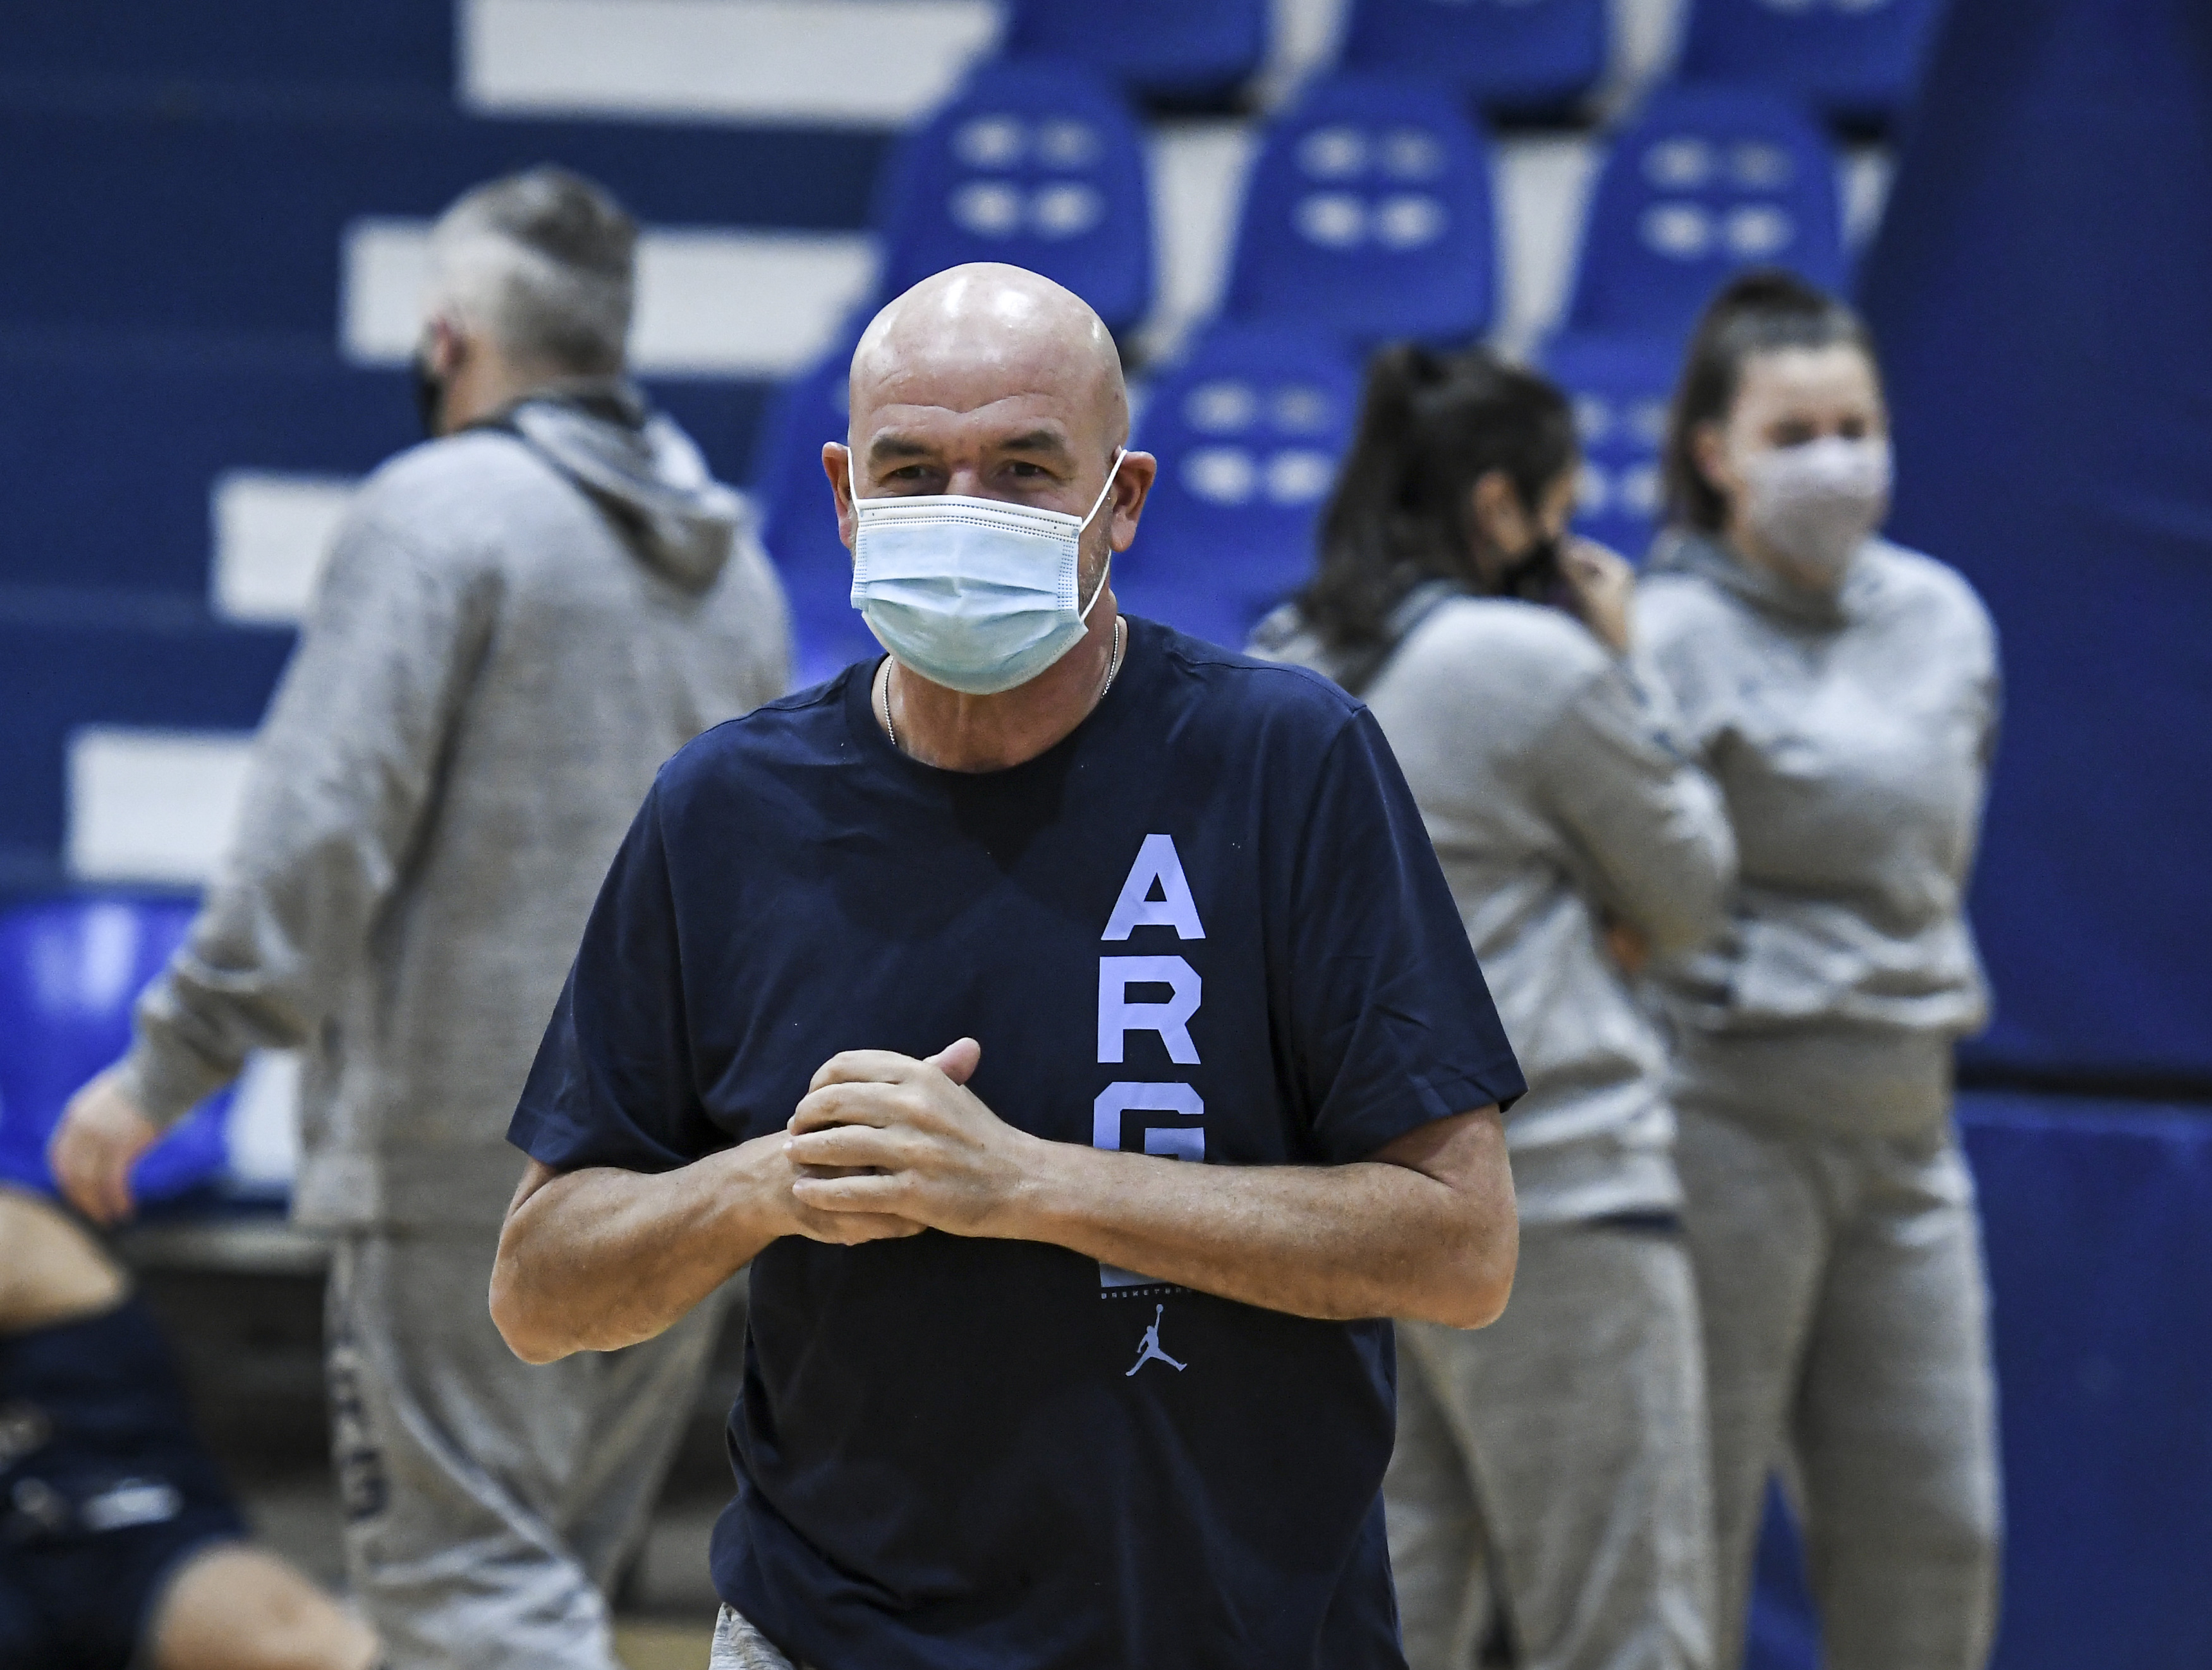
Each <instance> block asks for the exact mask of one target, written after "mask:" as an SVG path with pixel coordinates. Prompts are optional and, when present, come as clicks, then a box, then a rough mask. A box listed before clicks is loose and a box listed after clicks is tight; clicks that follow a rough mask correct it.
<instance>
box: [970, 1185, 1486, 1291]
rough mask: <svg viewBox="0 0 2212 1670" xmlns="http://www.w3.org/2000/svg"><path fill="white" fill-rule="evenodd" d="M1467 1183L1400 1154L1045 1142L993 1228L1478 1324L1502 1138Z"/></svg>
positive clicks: (1190, 1281) (1235, 1283)
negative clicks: (1489, 1162) (1490, 1179)
mask: <svg viewBox="0 0 2212 1670" xmlns="http://www.w3.org/2000/svg"><path fill="white" fill-rule="evenodd" d="M1496 1179H1497V1181H1496V1183H1495V1186H1494V1187H1488V1188H1485V1189H1481V1190H1479V1191H1477V1192H1475V1193H1472V1194H1470V1193H1468V1192H1466V1191H1464V1190H1460V1189H1454V1188H1452V1187H1448V1186H1447V1185H1446V1184H1444V1183H1443V1182H1441V1181H1437V1179H1436V1178H1434V1177H1431V1176H1428V1175H1425V1174H1423V1173H1422V1172H1420V1171H1419V1170H1416V1169H1413V1168H1411V1167H1409V1166H1407V1165H1401V1164H1392V1163H1383V1162H1367V1163H1358V1164H1352V1165H1339V1166H1267V1167H1257V1166H1255V1167H1243V1166H1216V1165H1203V1164H1192V1163H1188V1162H1183V1161H1177V1160H1169V1159H1161V1158H1156V1157H1151V1156H1147V1155H1142V1154H1123V1153H1115V1152H1109V1151H1100V1150H1097V1149H1091V1148H1082V1147H1078V1146H1076V1145H1073V1144H1066V1143H1046V1144H1043V1145H1041V1151H1040V1152H1039V1153H1038V1154H1037V1156H1036V1164H1035V1165H1034V1167H1033V1168H1032V1169H1030V1178H1029V1181H1028V1182H1027V1184H1026V1185H1025V1186H1024V1187H1023V1188H1021V1189H1020V1190H1019V1191H1018V1193H1017V1194H1016V1197H1015V1200H1014V1203H1013V1205H1012V1209H1011V1212H1010V1213H1009V1215H1008V1218H1007V1219H1006V1226H1005V1229H1004V1230H1003V1231H1001V1232H1003V1233H1006V1234H1010V1235H1013V1236H1018V1238H1020V1239H1023V1240H1031V1241H1044V1242H1052V1243H1053V1244H1054V1245H1056V1246H1061V1247H1066V1248H1072V1249H1073V1250H1074V1251H1076V1252H1079V1253H1082V1254H1087V1255H1088V1256H1090V1257H1092V1258H1096V1259H1098V1260H1101V1261H1103V1262H1104V1263H1108V1264H1114V1265H1118V1266H1121V1267H1122V1268H1124V1269H1127V1270H1133V1271H1135V1272H1139V1274H1142V1275H1146V1276H1152V1277H1156V1278H1159V1279H1160V1280H1163V1281H1170V1282H1174V1283H1176V1284H1178V1285H1180V1286H1183V1287H1188V1288H1193V1289H1195V1290H1199V1291H1200V1292H1206V1293H1213V1294H1218V1295H1219V1296H1220V1297H1223V1298H1227V1299H1236V1300H1238V1301H1241V1302H1242V1303H1246V1304H1253V1305H1261V1306H1264V1307H1265V1308H1266V1309H1270V1310H1281V1311H1288V1312H1290V1313H1291V1314H1292V1315H1299V1316H1312V1317H1319V1318H1323V1319H1329V1320H1341V1319H1346V1318H1352V1317H1363V1316H1400V1317H1407V1318H1411V1319H1415V1320H1419V1321H1438V1322H1444V1323H1448V1324H1450V1325H1452V1326H1454V1327H1481V1326H1483V1325H1485V1324H1486V1323H1488V1322H1490V1321H1493V1320H1494V1319H1495V1318H1496V1316H1497V1315H1498V1312H1499V1311H1500V1310H1502V1309H1504V1303H1505V1298H1506V1295H1507V1294H1508V1292H1510V1290H1511V1286H1512V1279H1513V1269H1514V1263H1515V1258H1516V1248H1517V1245H1518V1235H1517V1230H1516V1218H1515V1213H1514V1206H1513V1196H1512V1185H1511V1181H1510V1173H1509V1172H1508V1171H1507V1170H1506V1169H1505V1168H1504V1163H1503V1152H1502V1145H1501V1151H1500V1155H1499V1164H1498V1168H1497V1174H1496Z"/></svg>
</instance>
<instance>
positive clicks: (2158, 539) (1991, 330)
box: [1863, 0, 2212, 1662]
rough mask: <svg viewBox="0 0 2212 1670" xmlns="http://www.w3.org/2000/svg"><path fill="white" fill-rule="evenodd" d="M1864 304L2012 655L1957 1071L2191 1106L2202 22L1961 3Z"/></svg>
mask: <svg viewBox="0 0 2212 1670" xmlns="http://www.w3.org/2000/svg"><path fill="white" fill-rule="evenodd" d="M1863 297H1864V301H1865V304H1866V307H1867V310H1868V312H1869V314H1870V315H1871V317H1872V319H1873V322H1874V325H1875V330H1876V331H1877V333H1878V334H1879V336H1880V337H1881V347H1882V357H1883V361H1884V363H1885V367H1886V369H1887V374H1888V379H1889V385H1890V396H1891V403H1892V405H1893V408H1894V410H1895V421H1896V435H1897V446H1898V470H1899V489H1898V502H1897V513H1896V516H1895V519H1894V521H1893V532H1894V533H1895V534H1896V536H1897V537H1899V538H1900V539H1903V540H1904V541H1905V542H1906V543H1907V544H1914V545H1918V546H1921V547H1923V548H1924V549H1926V550H1930V551H1932V552H1934V553H1935V554H1936V556H1941V557H1942V558H1944V559H1945V560H1946V561H1948V562H1953V563H1954V564H1956V565H1957V566H1958V567H1959V568H1961V569H1962V570H1964V571H1965V573H1966V575H1967V576H1968V578H1970V579H1971V580H1972V581H1973V582H1974V584H1975V585H1976V586H1978V587H1979V588H1980V590H1981V592H1982V595H1983V596H1984V598H1987V599H1988V601H1989V604H1990V609H1991V610H1992V611H1993V612H1994V613H1995V615H1996V620H1997V624H1998V627H1999V629H2000V630H2001V632H2002V635H2003V641H2004V653H2005V661H2006V668H2007V682H2008V696H2007V719H2006V726H2005V738H2004V743H2003V747H2002V757H2001V759H2000V762H1999V766H1998V772H1997V779H1996V791H1995V794H1994V797H1993V799H1992V800H1991V802H1990V812H1989V835H1988V841H1987V846H1986V848H1985V852H1984V859H1983V862H1982V867H1981V874H1980V879H1979V882H1978V886H1977V889H1976V891H1975V895H1974V901H1973V904H1974V914H1975V920H1976V927H1977V928H1978V932H1979V933H1980V936H1981V941H1982V944H1983V948H1984V951H1985V952H1986V954H1987V956H1988V958H1989V963H1990V970H1991V973H1992V975H1994V978H1995V984H1996V994H1997V1003H1998V1015H1997V1020H1996V1026H1995V1029H1993V1030H1992V1031H1991V1032H1990V1035H1989V1036H1988V1038H1987V1039H1986V1040H1985V1041H1984V1042H1983V1043H1982V1044H1981V1045H1979V1046H1978V1049H1977V1051H1976V1056H1977V1057H1978V1059H1979V1060H1984V1061H1987V1062H1994V1063H1997V1064H2000V1065H2002V1066H2010V1067H2022V1068H2029V1069H2035V1070H2044V1071H2048V1070H2055V1069H2064V1070H2074V1071H2087V1072H2106V1073H2114V1072H2120V1073H2142V1074H2158V1075H2172V1076H2179V1077H2181V1078H2186V1079H2189V1080H2191V1081H2196V1082H2203V1081H2206V1080H2212V976H2208V975H2207V973H2206V969H2207V961H2206V945H2207V943H2208V939H2212V863H2208V862H2207V860H2206V839H2205V831H2206V829H2207V827H2208V823H2212V393H2208V391H2212V302H2208V297H2212V7H2207V6H2205V5H2204V4H2203V3H2202V0H1955V4H1954V7H1953V9H1952V11H1951V14H1950V16H1949V18H1948V23H1947V25H1946V27H1944V29H1943V31H1942V34H1941V37H1940V39H1939V41H1938V44H1937V46H1936V52H1935V56H1934V59H1933V62H1932V63H1931V64H1930V67H1929V79H1928V82H1927V83H1926V86H1925V88H1924V91H1923V97H1922V99H1921V101H1920V108H1919V113H1918V116H1917V119H1916V121H1915V124H1914V125H1913V127H1912V129H1911V132H1910V134H1909V136H1908V137H1907V139H1906V143H1905V148H1904V152H1903V156H1902V161H1901V164H1900V167H1899V173H1898V176H1897V182H1896V186H1895V190H1894V191H1893V195H1892V197H1891V200H1890V205H1889V210H1888V214H1887V219H1886V221H1885V222H1884V224H1883V228H1882V232H1881V240H1880V242H1879V243H1878V245H1877V246H1876V247H1875V250H1874V251H1873V252H1872V253H1871V255H1870V256H1869V259H1868V262H1867V265H1866V269H1865V274H1864V282H1863ZM2100 1656H2103V1657H2105V1658H2106V1660H2107V1661H2111V1662H2119V1661H2120V1659H2118V1657H2117V1656H2115V1655H2111V1654H2109V1653H2107V1654H2103V1655H2100Z"/></svg>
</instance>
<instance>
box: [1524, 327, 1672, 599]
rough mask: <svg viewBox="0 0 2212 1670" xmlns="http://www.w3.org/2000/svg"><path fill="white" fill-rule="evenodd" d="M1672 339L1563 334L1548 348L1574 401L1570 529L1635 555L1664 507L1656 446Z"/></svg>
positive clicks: (1549, 367) (1554, 371) (1638, 558)
mask: <svg viewBox="0 0 2212 1670" xmlns="http://www.w3.org/2000/svg"><path fill="white" fill-rule="evenodd" d="M1680 357H1681V356H1680V350H1679V349H1677V348H1676V347H1675V345H1674V343H1672V342H1669V341H1665V340H1655V339H1653V338H1650V337H1592V336H1563V337H1554V338H1553V340H1552V341H1551V342H1550V343H1548V344H1547V346H1546V348H1545V349H1544V355H1543V369H1544V372H1545V374H1546V375H1547V376H1549V377H1550V378H1551V379H1552V380H1553V382H1555V383H1557V384H1558V385H1559V386H1560V387H1561V388H1563V389H1565V391H1566V392H1567V393H1568V395H1569V396H1570V397H1571V398H1572V399H1573V401H1574V403H1575V427H1576V428H1577V430H1579V431H1580V432H1581V434H1582V443H1583V490H1582V501H1581V503H1580V505H1579V506H1578V507H1577V510H1576V512H1575V531H1576V532H1577V533H1580V534H1582V535H1583V536H1584V537H1587V538H1591V539H1595V540H1596V541H1597V542H1598V543H1599V544H1604V545H1610V546H1612V547H1613V550H1617V551H1619V552H1620V554H1621V555H1622V556H1625V557H1626V558H1628V559H1629V561H1631V562H1642V561H1643V560H1644V553H1645V552H1646V550H1649V549H1650V544H1651V536H1652V533H1653V532H1654V531H1655V529H1656V522H1657V519H1658V517H1659V515H1660V513H1661V508H1662V507H1661V502H1660V501H1661V496H1662V494H1661V483H1660V470H1659V452H1660V448H1661V446H1662V445H1663V444H1664V442H1665V440H1666V434H1667V403H1668V400H1669V398H1672V396H1673V393H1674V379H1675V375H1676V373H1677V372H1678V371H1679V370H1680Z"/></svg>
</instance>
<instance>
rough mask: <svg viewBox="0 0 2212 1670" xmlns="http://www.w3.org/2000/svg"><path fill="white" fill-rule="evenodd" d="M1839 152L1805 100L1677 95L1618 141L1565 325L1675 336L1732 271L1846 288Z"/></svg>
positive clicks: (1688, 91)
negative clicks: (1769, 270) (1773, 273)
mask: <svg viewBox="0 0 2212 1670" xmlns="http://www.w3.org/2000/svg"><path fill="white" fill-rule="evenodd" d="M1842 219H1843V217H1842V210H1841V207H1840V204H1839V203H1838V194H1837V189H1836V168H1835V157H1834V155H1833V154H1832V152H1831V151H1830V149H1829V148H1828V144H1827V142H1826V140H1825V139H1824V138H1823V137H1821V135H1820V131H1818V130H1817V129H1815V128H1814V126H1813V124H1812V123H1811V122H1810V121H1809V120H1808V119H1807V118H1806V117H1805V115H1804V114H1803V112H1802V111H1801V110H1800V109H1799V108H1798V106H1796V105H1794V104H1792V103H1790V101H1789V100H1785V99H1783V98H1781V97H1780V96H1778V95H1777V94H1771V93H1767V92H1765V91H1762V90H1760V89H1759V88H1724V87H1667V88H1660V89H1659V91H1657V92H1656V93H1655V94H1653V95H1652V96H1651V99H1650V102H1649V103H1648V104H1646V105H1645V106H1644V109H1643V110H1642V112H1639V113H1638V116H1637V118H1636V119H1635V120H1634V121H1633V122H1632V123H1630V124H1629V125H1628V126H1627V127H1626V128H1625V129H1624V130H1622V131H1621V133H1620V137H1619V138H1618V139H1616V140H1615V141H1614V143H1613V154H1612V155H1611V156H1610V157H1608V158H1607V161H1606V165H1605V171H1604V173H1602V174H1601V175H1600V177H1599V179H1598V185H1597V191H1596V194H1595V198H1594V200H1593V202H1592V203H1591V207H1590V214H1589V225H1588V229H1587V230H1586V232H1585V233H1584V234H1583V251H1582V262H1581V273H1580V276H1579V278H1578V280H1577V283H1576V285H1575V294H1574V301H1573V303H1572V305H1571V307H1570V308H1569V309H1568V314H1567V321H1566V322H1567V326H1568V328H1569V329H1571V330H1576V331H1615V332H1622V333H1627V334H1643V335H1649V336H1654V337H1678V336H1680V335H1683V334H1686V332H1687V331H1688V329H1689V327H1690V325H1691V323H1692V321H1693V320H1694V319H1696V317H1697V314H1698V310H1699V308H1700V307H1703V306H1704V305H1705V300H1706V298H1707V297H1708V296H1710V295H1711V294H1712V292H1713V290H1714V289H1715V288H1717V287H1718V286H1719V284H1720V283H1721V282H1723V280H1725V279H1726V278H1727V277H1728V276H1729V275H1730V274H1732V273H1734V272H1736V271H1738V270H1741V269H1742V268H1745V267H1750V266H1784V267H1789V268H1791V269H1793V270H1796V271H1797V272H1800V273H1802V274H1803V275H1804V276H1806V277H1807V278H1809V279H1811V280H1812V281H1813V282H1814V283H1816V284H1823V285H1826V286H1828V287H1830V288H1842V287H1843V285H1844V280H1845V270H1844V246H1843V224H1842Z"/></svg>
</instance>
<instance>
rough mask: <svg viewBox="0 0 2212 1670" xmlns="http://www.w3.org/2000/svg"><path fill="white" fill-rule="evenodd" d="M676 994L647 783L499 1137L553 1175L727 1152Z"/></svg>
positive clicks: (673, 941) (662, 861) (677, 949)
mask: <svg viewBox="0 0 2212 1670" xmlns="http://www.w3.org/2000/svg"><path fill="white" fill-rule="evenodd" d="M507 1140H508V1141H509V1142H511V1143H513V1145H515V1146H516V1147H518V1148H520V1149H521V1150H522V1151H524V1152H525V1153H526V1154H528V1155H529V1156H530V1157H532V1159H534V1160H538V1161H541V1162H543V1163H544V1164H546V1165H549V1166H550V1167H552V1168H553V1169H555V1170H556V1171H574V1170H579V1169H582V1168H584V1167H586V1166H615V1167H619V1168H620V1169H623V1170H626V1171H647V1172H659V1171H671V1170H673V1169H676V1168H677V1167H678V1166H682V1165H688V1164H690V1163H691V1162H692V1161H694V1160H696V1159H699V1158H701V1157H703V1156H705V1155H707V1154H709V1153H712V1152H713V1151H715V1150H717V1149H720V1148H726V1147H727V1146H728V1145H729V1139H728V1137H727V1136H726V1135H725V1134H724V1133H722V1132H721V1131H720V1129H719V1128H717V1127H716V1126H714V1124H713V1123H711V1122H710V1121H709V1120H708V1117H707V1114H706V1109H705V1108H704V1106H703V1105H702V1102H701V1101H700V1098H699V1096H698V1093H697V1090H696V1078H695V1076H694V1074H693V1072H692V1066H691V1050H690V1028H689V1026H688V1024H687V1023H686V1019H685V1011H684V968H683V952H682V946H681V944H680V942H679V940H678V933H677V924H676V912H675V908H674V906H673V903H672V902H671V891H670V887H669V877H668V856H667V853H666V850H665V847H664V846H663V843H662V835H661V827H660V817H659V790H658V789H656V790H655V791H654V792H653V794H651V795H648V796H647V799H646V802H645V805H644V807H643V808H642V809H641V811H639V813H638V815H637V818H636V821H635V823H632V824H631V826H630V830H629V835H627V836H625V837H624V838H623V844H622V849H621V851H620V852H618V853H616V855H615V861H614V865H613V867H612V868H611V870H610V871H608V872H607V878H606V881H605V884H603V885H602V886H601V887H600V890H599V901H598V902H597V903H596V904H594V905H593V906H592V915H591V920H590V921H589V922H588V923H587V924H586V926H585V929H584V940H583V944H582V945H581V947H580V949H579V950H578V951H577V953H576V961H575V964H574V967H573V968H571V969H569V971H568V983H567V984H566V985H564V986H563V987H562V988H561V999H560V1002H559V1003H558V1004H557V1005H556V1006H555V1008H554V1011H553V1019H552V1023H551V1024H550V1025H549V1026H548V1027H547V1028H546V1029H545V1037H544V1041H543V1042H542V1043H540V1044H539V1045H538V1059H537V1060H536V1062H535V1063H533V1064H532V1067H531V1069H530V1078H529V1080H528V1082H527V1083H526V1084H525V1085H524V1086H523V1091H522V1100H521V1103H520V1106H518V1107H517V1108H515V1111H514V1118H513V1120H512V1122H510V1123H509V1125H508V1126H507Z"/></svg>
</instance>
